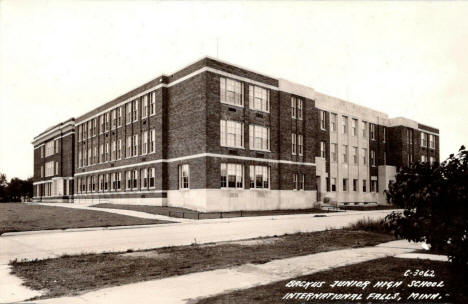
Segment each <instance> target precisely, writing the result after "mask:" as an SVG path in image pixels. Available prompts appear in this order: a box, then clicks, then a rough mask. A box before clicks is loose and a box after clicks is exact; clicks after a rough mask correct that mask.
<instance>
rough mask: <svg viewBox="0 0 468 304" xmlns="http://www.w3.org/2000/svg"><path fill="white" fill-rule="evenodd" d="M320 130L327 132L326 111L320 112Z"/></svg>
mask: <svg viewBox="0 0 468 304" xmlns="http://www.w3.org/2000/svg"><path fill="white" fill-rule="evenodd" d="M320 129H322V130H326V119H325V111H320Z"/></svg>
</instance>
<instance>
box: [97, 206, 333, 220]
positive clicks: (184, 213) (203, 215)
mask: <svg viewBox="0 0 468 304" xmlns="http://www.w3.org/2000/svg"><path fill="white" fill-rule="evenodd" d="M91 207H97V208H111V209H125V210H134V211H142V212H147V213H151V214H160V215H165V216H172V217H185V218H190V219H200V220H202V219H214V218H231V217H242V216H268V215H270V216H271V215H285V214H303V213H327V212H330V211H327V210H322V209H298V210H265V211H233V212H197V211H194V210H189V209H184V208H176V207H158V206H147V205H120V204H106V203H104V204H96V205H92V206H91Z"/></svg>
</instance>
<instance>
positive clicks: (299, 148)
mask: <svg viewBox="0 0 468 304" xmlns="http://www.w3.org/2000/svg"><path fill="white" fill-rule="evenodd" d="M297 153H298V154H299V155H301V156H302V155H303V153H304V137H303V136H302V135H301V134H299V135H297Z"/></svg>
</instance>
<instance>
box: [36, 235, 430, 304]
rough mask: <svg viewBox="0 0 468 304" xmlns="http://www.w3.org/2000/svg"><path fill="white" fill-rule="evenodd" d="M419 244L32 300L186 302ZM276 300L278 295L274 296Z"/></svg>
mask: <svg viewBox="0 0 468 304" xmlns="http://www.w3.org/2000/svg"><path fill="white" fill-rule="evenodd" d="M420 248H421V246H420V245H418V244H414V243H408V242H407V241H393V242H389V243H385V244H381V245H379V246H375V247H364V248H356V249H344V250H337V251H329V252H321V253H317V254H311V255H305V256H298V257H292V258H287V259H281V260H273V261H271V262H268V263H265V264H245V265H242V266H239V267H234V268H229V269H218V270H213V271H206V272H199V273H192V274H187V275H182V276H176V277H170V278H166V279H161V280H153V281H147V282H141V283H134V284H129V285H124V286H117V287H111V288H104V289H100V290H97V291H93V292H88V293H85V294H82V295H80V296H75V297H62V298H54V299H46V300H40V301H34V303H49V304H59V303H60V304H61V303H70V304H82V303H89V304H92V303H96V304H97V303H99V304H101V303H109V304H110V303H112V304H118V303H140V304H145V303H148V304H155V303H164V304H168V303H174V304H175V303H188V302H189V301H191V300H193V299H196V298H202V297H209V296H212V295H216V294H219V293H224V292H228V291H232V290H236V289H246V288H250V287H254V286H259V285H266V284H270V283H274V282H278V281H282V280H287V279H292V278H296V277H299V276H303V275H308V274H312V273H315V272H319V271H324V270H329V269H332V268H336V267H341V266H345V265H350V264H356V263H362V262H366V261H370V260H373V259H378V258H383V257H387V256H395V255H399V254H404V253H409V252H412V251H414V250H417V249H420ZM279 301H281V299H278V302H279Z"/></svg>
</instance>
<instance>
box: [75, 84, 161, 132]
mask: <svg viewBox="0 0 468 304" xmlns="http://www.w3.org/2000/svg"><path fill="white" fill-rule="evenodd" d="M140 107H141V119H144V118H147V117H148V116H151V115H154V114H156V92H151V93H149V94H146V95H143V96H141V97H138V98H136V99H135V100H132V101H129V102H127V103H126V104H125V105H124V106H120V107H117V108H115V109H113V110H110V111H108V112H106V113H104V114H102V115H99V116H98V117H97V118H93V119H91V120H89V121H87V122H85V123H82V124H80V125H78V126H77V129H78V141H82V140H86V139H88V138H91V137H94V136H96V135H97V134H98V132H99V134H103V133H104V132H108V131H110V130H111V129H112V130H114V129H116V128H119V127H121V126H122V122H123V120H124V119H125V122H126V123H127V124H130V123H132V122H136V121H138V119H139V118H140V116H139V113H140V111H139V109H140ZM124 113H125V118H124V117H123V115H124ZM98 122H99V128H98Z"/></svg>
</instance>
